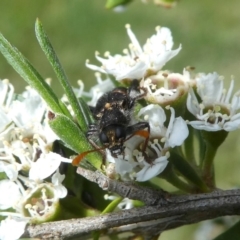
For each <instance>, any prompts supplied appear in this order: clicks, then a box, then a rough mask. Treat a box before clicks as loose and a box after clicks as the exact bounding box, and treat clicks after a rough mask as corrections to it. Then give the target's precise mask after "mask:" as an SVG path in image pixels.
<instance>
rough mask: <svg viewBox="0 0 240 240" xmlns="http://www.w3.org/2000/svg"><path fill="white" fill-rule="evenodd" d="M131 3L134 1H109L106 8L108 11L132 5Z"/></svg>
mask: <svg viewBox="0 0 240 240" xmlns="http://www.w3.org/2000/svg"><path fill="white" fill-rule="evenodd" d="M131 1H132V0H107V3H106V5H105V7H106V8H107V9H112V8H115V7H117V6H121V5H126V4H128V3H130V2H131Z"/></svg>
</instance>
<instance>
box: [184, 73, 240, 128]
mask: <svg viewBox="0 0 240 240" xmlns="http://www.w3.org/2000/svg"><path fill="white" fill-rule="evenodd" d="M196 85H197V93H198V96H199V97H200V99H201V100H198V99H199V98H198V97H197V95H196V94H195V93H194V91H193V90H192V89H191V90H190V91H189V94H188V99H187V108H188V110H189V111H190V112H191V113H192V114H193V115H194V116H195V117H196V120H193V121H190V122H189V124H190V125H191V126H192V127H194V128H196V129H199V130H206V131H220V130H225V131H234V130H236V129H238V128H239V127H240V112H239V109H240V92H239V91H238V92H237V93H235V94H234V95H233V96H232V92H233V88H234V80H233V79H232V81H231V84H230V87H229V89H228V91H226V90H225V89H224V87H223V79H222V78H221V77H220V76H219V75H218V74H217V73H210V74H207V75H201V76H200V77H199V78H197V79H196Z"/></svg>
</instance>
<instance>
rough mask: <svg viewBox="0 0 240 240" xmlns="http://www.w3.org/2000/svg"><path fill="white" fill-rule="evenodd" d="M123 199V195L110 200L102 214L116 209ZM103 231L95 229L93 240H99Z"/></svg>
mask: <svg viewBox="0 0 240 240" xmlns="http://www.w3.org/2000/svg"><path fill="white" fill-rule="evenodd" d="M122 200H123V198H122V197H118V198H116V199H115V200H113V201H112V202H110V203H109V204H108V205H107V207H106V208H105V209H104V210H103V211H102V213H101V214H105V213H111V212H113V211H114V209H115V208H116V207H117V205H118V204H119V203H120V202H121V201H122ZM100 234H101V232H100V231H95V232H93V233H92V236H93V240H98V239H99V237H100Z"/></svg>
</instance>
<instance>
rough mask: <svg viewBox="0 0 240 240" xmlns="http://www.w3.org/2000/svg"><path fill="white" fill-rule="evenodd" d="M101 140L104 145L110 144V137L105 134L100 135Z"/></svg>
mask: <svg viewBox="0 0 240 240" xmlns="http://www.w3.org/2000/svg"><path fill="white" fill-rule="evenodd" d="M99 139H100V141H101V142H102V143H103V144H104V143H109V139H108V136H107V135H106V134H105V132H101V133H100V134H99Z"/></svg>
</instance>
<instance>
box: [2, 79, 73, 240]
mask: <svg viewBox="0 0 240 240" xmlns="http://www.w3.org/2000/svg"><path fill="white" fill-rule="evenodd" d="M45 114H46V105H45V103H44V102H43V100H42V99H41V97H40V96H39V94H38V93H37V92H36V91H35V90H33V89H31V88H27V90H26V91H25V92H24V93H23V94H21V95H16V94H14V88H13V86H12V85H11V84H10V83H9V81H8V80H2V81H0V192H1V194H0V217H2V216H6V217H7V218H6V219H5V220H2V221H1V223H0V239H1V240H5V239H10V240H11V239H18V238H19V237H20V236H21V235H22V234H23V232H24V228H25V225H26V224H27V223H28V222H43V221H46V220H47V219H49V218H50V217H51V215H53V214H54V213H55V211H56V207H57V206H58V200H59V198H63V197H65V196H66V194H67V189H66V188H65V187H64V186H63V185H62V184H61V183H62V181H63V179H64V175H61V174H60V173H59V171H58V170H57V169H58V167H59V165H60V163H61V161H68V162H69V160H68V159H64V158H62V157H61V156H60V155H58V154H56V153H53V152H51V147H52V143H53V141H54V140H56V139H57V136H56V135H55V134H54V133H53V132H52V130H51V129H50V128H49V126H48V125H47V123H46V121H45ZM50 176H52V177H51V182H47V181H46V180H45V179H46V178H48V177H50ZM13 229H14V230H13Z"/></svg>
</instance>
